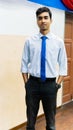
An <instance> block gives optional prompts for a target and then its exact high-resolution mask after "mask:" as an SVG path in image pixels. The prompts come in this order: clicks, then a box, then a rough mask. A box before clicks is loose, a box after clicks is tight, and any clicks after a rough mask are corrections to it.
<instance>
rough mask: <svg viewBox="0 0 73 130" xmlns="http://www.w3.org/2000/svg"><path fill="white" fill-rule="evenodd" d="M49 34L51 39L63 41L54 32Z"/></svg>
mask: <svg viewBox="0 0 73 130" xmlns="http://www.w3.org/2000/svg"><path fill="white" fill-rule="evenodd" d="M51 36H52V39H54V40H56V41H58V42H63V39H62V38H60V37H59V36H57V35H55V34H53V33H52V34H51Z"/></svg>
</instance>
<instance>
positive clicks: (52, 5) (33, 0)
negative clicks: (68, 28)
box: [28, 0, 70, 11]
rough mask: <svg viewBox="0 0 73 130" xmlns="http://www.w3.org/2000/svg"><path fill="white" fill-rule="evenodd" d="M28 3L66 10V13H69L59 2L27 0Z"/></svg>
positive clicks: (52, 0) (53, 0)
mask: <svg viewBox="0 0 73 130" xmlns="http://www.w3.org/2000/svg"><path fill="white" fill-rule="evenodd" d="M28 1H32V2H35V3H38V4H42V5H45V6H50V7H54V8H58V9H62V10H66V11H70V10H69V9H68V8H66V7H65V6H64V5H63V3H62V1H61V0H28Z"/></svg>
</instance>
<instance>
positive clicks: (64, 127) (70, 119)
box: [13, 102, 73, 130]
mask: <svg viewBox="0 0 73 130" xmlns="http://www.w3.org/2000/svg"><path fill="white" fill-rule="evenodd" d="M13 130H25V128H24V126H22V128H16V129H13ZM36 130H45V120H44V117H43V118H42V119H41V121H39V122H37V123H36ZM56 130H73V102H71V103H69V104H67V105H64V106H62V107H61V108H59V109H58V110H57V114H56Z"/></svg>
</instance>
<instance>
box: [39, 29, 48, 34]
mask: <svg viewBox="0 0 73 130" xmlns="http://www.w3.org/2000/svg"><path fill="white" fill-rule="evenodd" d="M40 32H41V33H42V34H43V35H46V34H48V33H49V32H50V30H40Z"/></svg>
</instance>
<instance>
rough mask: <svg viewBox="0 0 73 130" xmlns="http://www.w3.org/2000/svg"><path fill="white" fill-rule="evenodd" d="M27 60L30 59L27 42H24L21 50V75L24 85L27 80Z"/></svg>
mask: <svg viewBox="0 0 73 130" xmlns="http://www.w3.org/2000/svg"><path fill="white" fill-rule="evenodd" d="M29 58H30V53H29V43H28V41H26V42H25V46H24V49H23V54H22V61H21V73H22V77H23V80H24V83H26V82H27V80H28V64H29V62H30V60H29Z"/></svg>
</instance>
